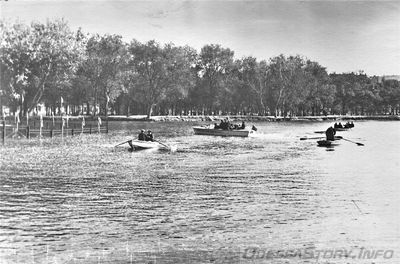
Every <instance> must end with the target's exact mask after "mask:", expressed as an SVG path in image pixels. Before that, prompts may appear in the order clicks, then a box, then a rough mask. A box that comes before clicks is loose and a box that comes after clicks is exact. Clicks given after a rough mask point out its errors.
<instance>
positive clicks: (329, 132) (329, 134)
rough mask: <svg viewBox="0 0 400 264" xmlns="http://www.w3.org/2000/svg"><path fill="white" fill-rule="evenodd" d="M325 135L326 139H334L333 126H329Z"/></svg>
mask: <svg viewBox="0 0 400 264" xmlns="http://www.w3.org/2000/svg"><path fill="white" fill-rule="evenodd" d="M325 135H326V140H330V141H334V140H335V135H336V131H335V129H334V128H333V127H329V128H328V129H327V130H326V131H325Z"/></svg>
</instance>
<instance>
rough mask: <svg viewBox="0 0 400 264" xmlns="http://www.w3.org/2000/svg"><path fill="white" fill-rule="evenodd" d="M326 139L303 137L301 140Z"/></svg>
mask: <svg viewBox="0 0 400 264" xmlns="http://www.w3.org/2000/svg"><path fill="white" fill-rule="evenodd" d="M321 138H325V137H301V138H300V140H307V139H321Z"/></svg>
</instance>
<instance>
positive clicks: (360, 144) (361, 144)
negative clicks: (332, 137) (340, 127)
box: [342, 137, 364, 146]
mask: <svg viewBox="0 0 400 264" xmlns="http://www.w3.org/2000/svg"><path fill="white" fill-rule="evenodd" d="M342 139H343V140H346V141H349V142H351V143H354V144H357V145H358V146H364V144H363V143H359V142H355V141H352V140H349V139H345V138H343V137H342Z"/></svg>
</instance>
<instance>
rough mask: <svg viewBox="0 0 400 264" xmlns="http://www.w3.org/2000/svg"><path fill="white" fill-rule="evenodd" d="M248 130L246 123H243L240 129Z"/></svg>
mask: <svg viewBox="0 0 400 264" xmlns="http://www.w3.org/2000/svg"><path fill="white" fill-rule="evenodd" d="M245 128H246V125H245V123H244V121H243V122H242V126H241V127H240V129H245Z"/></svg>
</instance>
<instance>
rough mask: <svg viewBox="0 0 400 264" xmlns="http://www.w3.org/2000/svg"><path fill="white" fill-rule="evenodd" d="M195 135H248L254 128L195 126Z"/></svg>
mask: <svg viewBox="0 0 400 264" xmlns="http://www.w3.org/2000/svg"><path fill="white" fill-rule="evenodd" d="M193 130H194V134H195V135H206V136H222V137H248V136H249V135H250V134H251V133H254V130H248V129H230V130H225V129H215V128H211V127H193Z"/></svg>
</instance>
